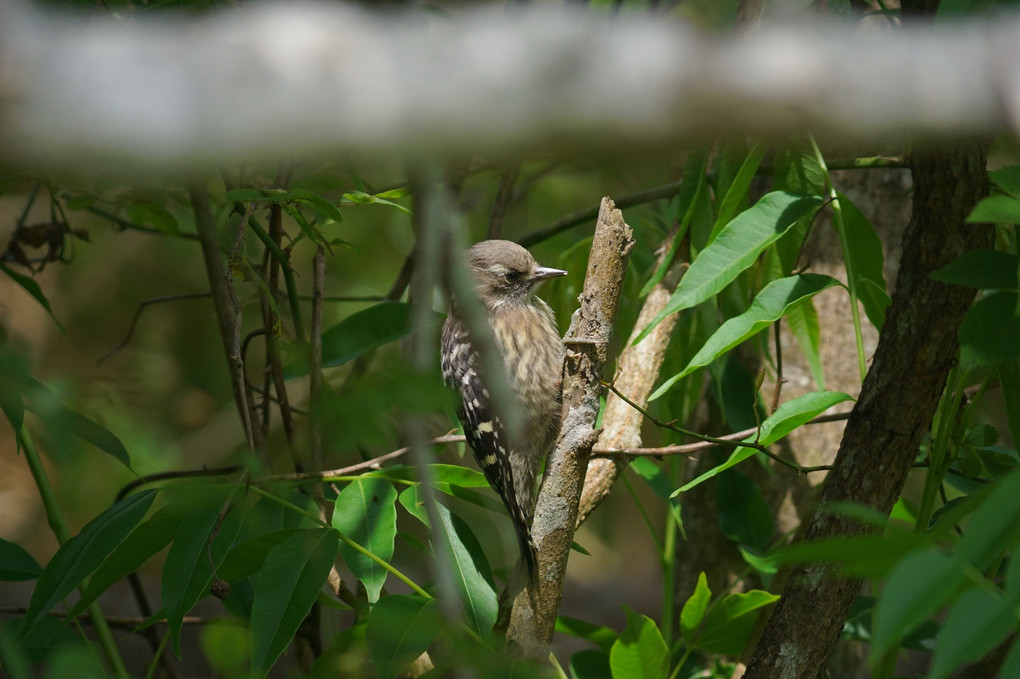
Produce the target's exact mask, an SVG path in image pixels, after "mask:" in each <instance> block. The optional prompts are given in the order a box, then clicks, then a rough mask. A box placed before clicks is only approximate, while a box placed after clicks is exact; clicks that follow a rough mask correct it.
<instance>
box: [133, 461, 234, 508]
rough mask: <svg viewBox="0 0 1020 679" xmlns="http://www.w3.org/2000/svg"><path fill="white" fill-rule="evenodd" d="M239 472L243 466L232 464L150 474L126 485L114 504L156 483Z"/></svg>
mask: <svg viewBox="0 0 1020 679" xmlns="http://www.w3.org/2000/svg"><path fill="white" fill-rule="evenodd" d="M239 471H241V465H239V464H232V465H229V466H226V467H212V468H209V467H202V468H201V469H178V470H174V471H168V472H158V473H156V474H148V475H146V476H142V477H140V478H137V479H135V480H134V481H131V482H130V483H126V484H124V486H122V487H121V489H120V490H119V491H118V492H117V499H116V500H115V501H114V502H115V503H116V502H120V501H121V500H123V499H124V498H125V497H127V495H128V493H130V492H131V491H133V490H135V489H136V488H141V487H142V486H147V485H149V484H150V483H155V482H156V481H170V480H173V479H193V478H200V477H205V476H226V475H228V474H234V473H236V472H239Z"/></svg>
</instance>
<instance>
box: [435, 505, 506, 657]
mask: <svg viewBox="0 0 1020 679" xmlns="http://www.w3.org/2000/svg"><path fill="white" fill-rule="evenodd" d="M436 511H437V512H438V513H439V519H440V522H441V524H442V525H441V526H440V530H443V531H444V532H445V533H446V538H447V540H446V542H447V544H448V545H449V549H450V553H449V554H448V557H449V563H450V566H451V567H452V568H453V573H452V575H453V580H454V583H455V585H456V587H457V590H458V595H459V596H460V600H461V602H462V603H463V604H464V613H465V616H466V618H467V620H466V622H467V625H468V627H470V628H471V629H473V630H474V631H475V632H476V633H477V634H478V635H479V636H481V637H482V638H483V639H484V638H487V637H488V636H489V634H490V633H491V632H492V626H493V625H494V624H495V622H496V613H497V608H498V606H497V600H496V588H495V586H494V585H493V583H492V573H491V571H490V569H489V563H488V561H486V560H485V554H484V553H483V552H482V547H481V545H479V544H478V538H476V537H475V535H474V533H472V532H471V529H470V528H469V527H468V525H467V524H466V523H464V521H463V520H462V519H461V518H460V517H459V516H457V515H456V514H453V513H452V512H450V510H449V509H447V508H446V507H445V506H444V505H443V504H442V503H440V502H437V503H436Z"/></svg>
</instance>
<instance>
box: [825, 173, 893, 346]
mask: <svg viewBox="0 0 1020 679" xmlns="http://www.w3.org/2000/svg"><path fill="white" fill-rule="evenodd" d="M837 197H838V198H839V206H840V209H841V210H842V212H843V226H844V228H845V229H846V241H847V251H846V252H845V253H843V254H844V257H846V258H847V259H848V260H849V262H848V265H849V266H848V268H847V270H848V271H850V270H852V271H853V274H854V279H855V283H856V284H857V298H858V299H859V300H860V301H861V304H863V305H864V313H866V314H867V315H868V320H870V321H871V324H872V325H874V326H875V327H876V328H878V329H879V330H881V329H882V324H883V323H884V322H885V310H886V308H888V306H889V295H888V294H887V293H886V285H885V273H884V266H885V257H884V255H883V253H882V241H881V240H879V238H878V234H877V233H875V229H874V227H873V226H872V225H871V222H870V221H868V218H867V217H865V216H864V213H863V212H861V211H860V210H859V209H858V208H857V206H856V205H854V204H853V202H852V201H851V200H850V199H849V198H847V197H846V196H844V195H843V194H842V193H837Z"/></svg>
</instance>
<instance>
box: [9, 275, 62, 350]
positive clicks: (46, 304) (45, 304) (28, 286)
mask: <svg viewBox="0 0 1020 679" xmlns="http://www.w3.org/2000/svg"><path fill="white" fill-rule="evenodd" d="M0 271H3V272H4V273H5V274H7V275H8V276H10V277H11V280H13V281H14V282H15V283H17V284H18V285H19V286H21V288H22V289H24V291H25V292H27V293H28V294H30V295H32V298H33V299H35V301H37V302H39V304H41V305H42V308H43V309H46V313H48V314H49V315H50V318H52V319H53V322H54V323H56V324H57V328H59V329H60V332H61V333H62V334H64V335H66V334H67V332H65V331H64V326H62V325H61V324H60V321H58V320H57V317H56V316H54V315H53V309H51V308H50V301H49V300H48V299H46V295H45V294H43V291H42V287H40V286H39V284H38V283H36V282H35V279H34V278H31V277H30V276H24V275H22V274H20V273H18V272H17V271H14V270H13V269H11V268H10V267H8V266H7V265H6V264H4V263H3V262H0Z"/></svg>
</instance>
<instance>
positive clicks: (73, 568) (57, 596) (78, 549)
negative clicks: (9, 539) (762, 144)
mask: <svg viewBox="0 0 1020 679" xmlns="http://www.w3.org/2000/svg"><path fill="white" fill-rule="evenodd" d="M156 493H157V491H155V490H146V491H143V492H141V493H138V494H137V495H129V496H128V497H126V498H124V499H123V500H121V501H120V502H118V503H117V504H115V505H113V506H112V507H110V508H109V509H107V510H106V511H105V512H103V513H102V514H100V515H99V516H97V517H96V518H94V519H92V520H91V521H89V522H88V524H86V526H85V527H84V528H82V529H81V532H80V533H78V534H77V535H75V536H74V537H73V538H71V539H70V540H68V541H67V542H66V543H64V545H63V546H62V547H61V548H60V549H59V550H57V553H56V554H54V555H53V558H52V559H50V562H49V563H48V564H46V568H45V570H43V572H42V573H41V574H40V575H39V581H38V582H37V583H36V586H35V590H34V591H33V592H32V600H31V602H30V603H29V605H28V611H26V612H25V621H24V624H23V625H22V631H23V633H24V634H27V633H28V632H29V631H30V630H31V628H32V626H33V625H34V624H35V623H36V622H37V621H38V620H39V618H40V617H41V616H43V615H44V614H46V613H48V612H49V611H50V609H51V608H53V607H54V606H55V605H56V604H57V602H58V601H60V600H62V599H63V598H64V597H66V596H67V595H68V594H70V593H71V592H72V591H74V589H75V588H76V587H78V585H80V584H81V583H82V581H83V580H84V579H85V578H87V577H88V576H89V574H90V573H92V572H93V571H95V570H96V569H97V568H99V566H100V565H101V564H102V563H103V560H104V559H105V558H106V556H107V555H108V554H109V553H110V552H111V551H112V550H113V549H114V548H115V547H116V546H117V545H119V544H120V543H121V541H122V540H124V538H125V537H127V535H128V533H130V532H131V531H132V530H133V529H134V528H135V526H137V525H138V523H139V522H140V521H141V520H142V517H144V516H145V514H146V512H148V511H149V507H151V506H152V501H153V500H154V499H155V498H156Z"/></svg>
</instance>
